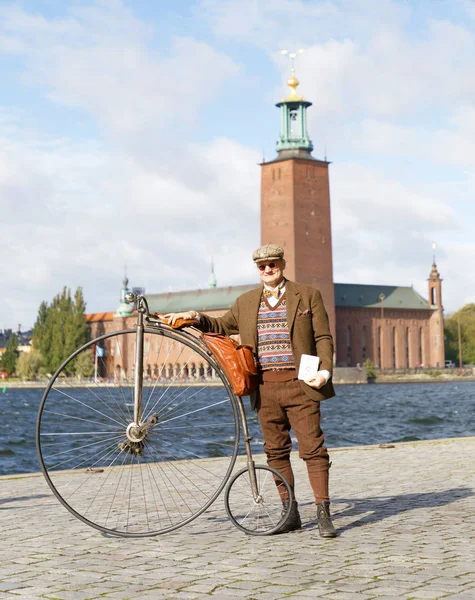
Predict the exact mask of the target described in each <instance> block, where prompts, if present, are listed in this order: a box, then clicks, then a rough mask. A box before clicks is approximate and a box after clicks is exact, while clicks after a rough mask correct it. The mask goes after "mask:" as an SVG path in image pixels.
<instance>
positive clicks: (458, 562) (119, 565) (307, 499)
mask: <svg viewBox="0 0 475 600" xmlns="http://www.w3.org/2000/svg"><path fill="white" fill-rule="evenodd" d="M256 458H257V457H256ZM331 458H332V461H333V466H332V469H331V489H332V511H333V514H334V517H335V518H334V522H335V525H336V527H337V528H338V533H339V535H338V537H337V538H336V539H327V540H323V539H321V538H320V537H319V536H318V533H317V529H316V526H315V522H314V519H315V506H314V505H312V502H311V493H310V488H309V486H308V484H307V478H306V473H305V467H304V465H303V463H302V461H300V460H299V459H298V458H297V457H296V458H295V459H294V466H295V470H296V474H297V481H298V483H299V488H298V499H299V501H300V509H301V514H302V519H303V521H304V527H303V529H302V530H301V531H297V532H292V533H288V534H284V535H279V536H270V537H251V536H246V535H244V534H243V533H241V532H240V531H238V530H237V529H235V528H234V527H233V526H232V524H231V523H230V522H229V521H228V519H227V517H226V513H225V510H224V505H223V501H222V497H220V498H219V499H218V500H217V501H216V502H215V503H214V504H213V506H212V507H211V508H210V509H209V510H208V511H207V512H206V513H204V514H203V515H202V516H200V517H199V518H198V519H196V520H195V521H193V522H192V523H190V524H189V525H186V526H185V527H183V528H181V529H179V530H177V531H176V532H172V533H168V534H165V535H162V536H158V537H154V538H143V539H135V538H134V539H128V538H127V539H125V538H116V537H107V536H105V535H103V534H101V533H100V532H99V531H96V530H95V529H92V528H89V527H88V526H87V525H85V524H83V523H82V522H81V521H79V520H77V519H75V518H74V517H72V516H71V515H70V514H69V513H68V512H67V511H66V510H65V509H64V508H63V507H62V506H61V505H60V504H59V503H58V501H57V500H56V498H55V497H54V496H53V495H52V493H51V492H50V490H49V488H48V486H47V485H46V482H45V481H44V479H43V476H42V475H40V474H35V475H23V476H16V477H3V478H0V525H1V532H2V533H1V547H0V598H1V599H4V598H8V599H10V600H12V599H13V598H21V599H25V600H29V599H39V598H48V599H60V600H86V599H96V598H102V599H104V598H105V599H109V598H110V599H114V600H115V599H117V600H126V599H128V598H131V599H132V598H133V599H135V598H140V599H152V598H153V599H161V598H165V599H168V598H170V599H175V598H176V599H181V598H182V599H194V598H214V599H222V600H230V599H241V598H244V599H247V600H278V599H281V598H291V599H292V600H293V599H301V600H305V599H307V600H310V599H312V600H315V599H316V598H330V599H331V600H347V599H348V600H353V599H365V600H369V599H372V598H397V599H399V598H402V599H407V600H410V599H412V598H414V599H423V598H425V599H427V598H429V599H436V598H450V599H452V600H455V599H464V600H470V599H474V600H475V560H474V556H475V543H474V542H475V516H474V515H475V495H474V488H475V475H474V466H475V438H462V439H448V440H437V441H431V442H414V443H402V444H396V445H394V446H391V447H379V446H365V447H358V448H343V449H341V448H340V449H336V450H333V451H332V452H331ZM260 460H261V457H259V459H258V461H260ZM258 461H257V462H258Z"/></svg>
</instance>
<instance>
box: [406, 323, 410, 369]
mask: <svg viewBox="0 0 475 600" xmlns="http://www.w3.org/2000/svg"><path fill="white" fill-rule="evenodd" d="M410 340H411V338H410V335H409V327H406V367H407V368H409V367H410V366H411V363H410V355H409V347H410Z"/></svg>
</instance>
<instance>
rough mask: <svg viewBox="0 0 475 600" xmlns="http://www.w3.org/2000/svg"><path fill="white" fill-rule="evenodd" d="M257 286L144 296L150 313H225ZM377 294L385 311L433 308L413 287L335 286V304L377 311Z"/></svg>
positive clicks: (257, 284)
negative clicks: (212, 311)
mask: <svg viewBox="0 0 475 600" xmlns="http://www.w3.org/2000/svg"><path fill="white" fill-rule="evenodd" d="M259 286H260V284H259V283H255V284H248V285H236V286H230V287H217V288H208V289H203V290H186V291H183V292H166V293H163V294H149V295H147V300H148V304H149V308H150V312H160V313H167V312H182V311H187V310H197V311H199V312H200V311H211V310H225V309H228V308H231V306H232V305H233V304H234V302H235V301H236V299H237V298H238V296H240V295H241V294H244V293H246V292H249V291H251V290H254V289H256V288H258V287H259ZM380 294H384V301H383V306H384V308H404V309H411V310H413V309H421V310H431V308H432V307H431V306H430V305H429V303H428V302H427V300H425V299H424V298H423V297H422V296H420V295H419V294H418V293H417V292H416V291H415V290H414V289H413V288H412V287H398V286H391V285H360V284H357V283H335V305H336V306H337V307H344V306H348V307H359V308H380V307H381V302H380V300H379V295H380Z"/></svg>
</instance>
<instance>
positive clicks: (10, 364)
mask: <svg viewBox="0 0 475 600" xmlns="http://www.w3.org/2000/svg"><path fill="white" fill-rule="evenodd" d="M17 360H18V335H17V334H16V333H12V335H11V336H10V337H9V338H8V340H7V343H6V344H5V352H4V353H3V355H2V358H1V359H0V367H1V368H2V369H3V370H4V371H6V372H7V373H8V375H13V374H14V373H15V369H16V364H17Z"/></svg>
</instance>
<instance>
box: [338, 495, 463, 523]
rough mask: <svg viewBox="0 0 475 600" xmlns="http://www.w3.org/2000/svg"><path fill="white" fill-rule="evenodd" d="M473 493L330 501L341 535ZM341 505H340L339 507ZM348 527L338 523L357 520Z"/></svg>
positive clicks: (446, 503) (450, 502)
mask: <svg viewBox="0 0 475 600" xmlns="http://www.w3.org/2000/svg"><path fill="white" fill-rule="evenodd" d="M473 495H474V493H473V491H472V490H471V489H470V488H464V487H459V488H452V489H449V490H444V491H441V492H425V493H420V494H401V495H397V496H375V497H369V498H358V499H354V498H335V499H332V518H333V520H334V522H335V525H336V526H337V527H338V532H339V533H342V532H344V531H347V530H349V529H352V528H353V527H361V526H362V525H368V524H370V523H375V522H377V521H382V520H384V519H387V518H389V517H392V516H395V515H398V514H400V513H403V512H406V511H410V510H414V509H417V508H431V507H438V506H447V505H448V504H452V503H453V502H456V501H457V500H462V499H464V498H469V497H470V496H473ZM341 505H343V506H341ZM359 515H361V516H360V518H356V520H354V521H352V522H351V523H348V525H342V526H338V520H339V519H342V518H345V519H346V518H348V517H358V516H359Z"/></svg>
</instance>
